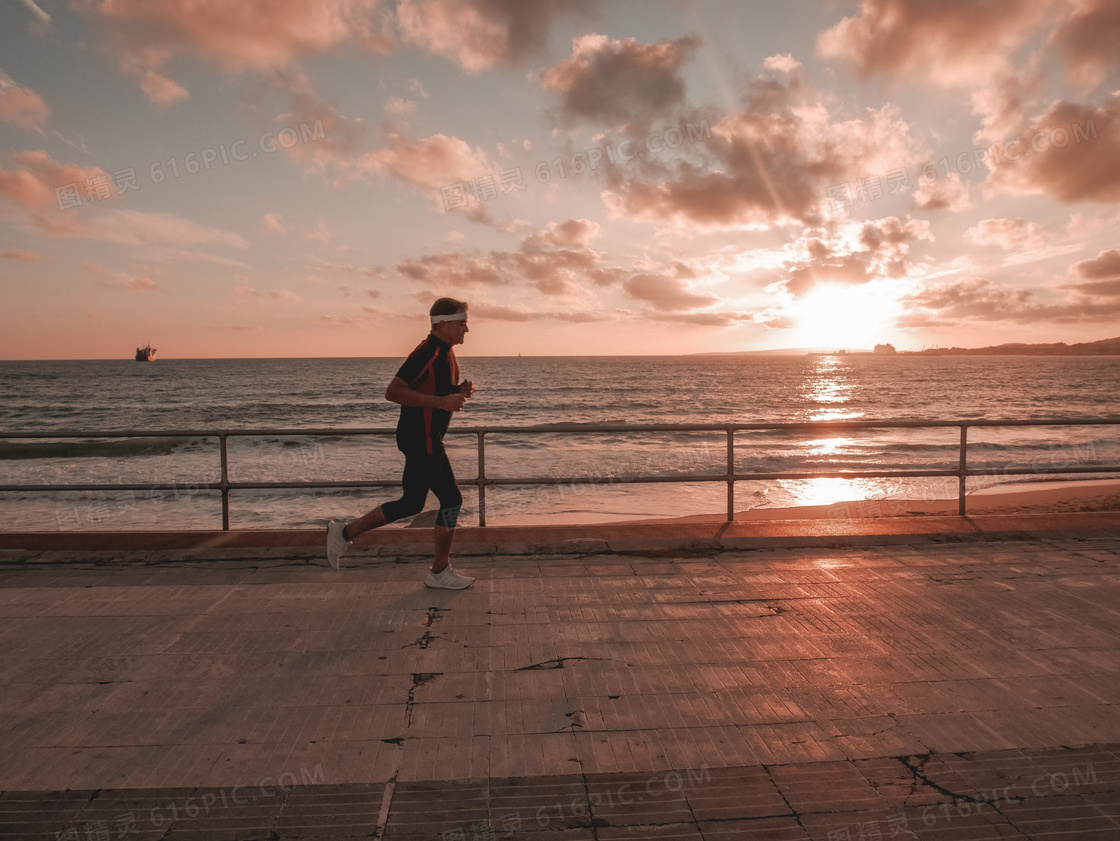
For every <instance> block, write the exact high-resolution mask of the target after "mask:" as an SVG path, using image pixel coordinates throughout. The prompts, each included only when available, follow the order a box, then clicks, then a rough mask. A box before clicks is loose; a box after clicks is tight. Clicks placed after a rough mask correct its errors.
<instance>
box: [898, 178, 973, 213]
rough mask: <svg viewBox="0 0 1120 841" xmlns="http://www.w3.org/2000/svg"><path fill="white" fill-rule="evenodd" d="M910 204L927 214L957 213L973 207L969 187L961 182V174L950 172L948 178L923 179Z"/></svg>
mask: <svg viewBox="0 0 1120 841" xmlns="http://www.w3.org/2000/svg"><path fill="white" fill-rule="evenodd" d="M910 202H911V205H912V206H913V207H914V208H915V209H916V210H924V211H927V212H928V211H931V210H951V211H953V212H954V213H957V212H959V211H961V210H967V209H968V208H970V207H972V198H971V197H970V195H969V188H968V185H967V184H965V183H964V182H963V181H961V176H960V173H959V172H950V173H949V175H948V176H944V175H940V174H939V175H938V177H937V178H936V179H934V180H932V181H929V180H926V179H924V178H923V179H922V183H921V184H920V185H919V187H918V189H917V190H915V191H914V195H913V196H912V197H911V200H910Z"/></svg>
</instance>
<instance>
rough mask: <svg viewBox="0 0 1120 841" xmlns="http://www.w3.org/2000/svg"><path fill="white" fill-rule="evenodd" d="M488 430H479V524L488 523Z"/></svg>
mask: <svg viewBox="0 0 1120 841" xmlns="http://www.w3.org/2000/svg"><path fill="white" fill-rule="evenodd" d="M485 436H486V430H485V429H480V430H478V525H479V526H480V527H481V526H485V525H486V437H485Z"/></svg>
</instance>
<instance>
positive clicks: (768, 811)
mask: <svg viewBox="0 0 1120 841" xmlns="http://www.w3.org/2000/svg"><path fill="white" fill-rule="evenodd" d="M270 782H271V781H270ZM382 806H383V803H382V787H381V786H378V785H326V784H321V783H317V782H314V783H313V782H312V781H311V780H309V779H306V778H305V779H302V780H301V779H299V778H293V779H290V780H287V781H285V783H284V784H282V785H278V784H275V783H274V782H271V784H269V785H263V786H236V787H233V788H230V789H212V788H194V789H165V790H158V789H146V790H143V789H142V790H101V791H67V792H6V793H3V794H2V795H0V819H2V825H0V838H18V839H26V840H27V841H40V839H41V840H42V841H53V839H64V841H73V840H74V839H77V840H78V841H84V839H87V838H116V837H128V838H131V839H135V841H156V839H164V838H167V839H175V838H184V839H185V838H198V839H212V841H257V839H260V841H265V839H277V840H278V841H281V840H282V841H287V840H288V839H300V838H316V839H352V838H383V839H386V841H392V839H400V840H401V841H406V839H407V841H421V839H423V840H424V841H432V839H436V840H437V841H445V839H446V841H451V839H469V840H470V841H476V839H528V841H552V839H600V841H610V839H620V838H634V839H639V838H641V839H647V838H648V839H654V838H656V839H665V838H673V839H712V840H713V841H714V840H715V839H720V841H726V839H740V838H741V839H789V841H807V840H808V839H811V840H812V841H844V839H861V838H862V839H875V838H878V839H890V838H900V839H921V840H922V841H935V840H936V839H946V840H947V841H964V840H965V839H970V840H971V841H986V839H1006V838H1023V839H1031V841H1043V840H1044V839H1067V841H1068V839H1071V838H1072V839H1102V841H1104V839H1116V838H1118V837H1120V745H1101V746H1093V747H1087V748H1081V749H1069V748H1062V749H1051V750H1035V751H1022V750H1012V751H994V752H983V753H967V754H947V755H938V754H933V755H930V754H924V755H920V756H902V757H883V758H875V759H863V760H845V761H840V762H815V763H799V764H793V765H774V766H766V765H755V766H746V767H725V768H713V767H710V766H708V765H702V766H701V767H699V768H692V769H681V770H676V771H665V772H658V773H656V774H649V773H645V772H643V773H640V774H634V773H622V774H568V775H563V776H551V777H536V778H512V779H489V780H487V779H473V780H460V781H445V782H412V783H403V784H400V785H398V786H397V791H396V794H395V796H394V798H393V801H392V805H391V808H390V809H388V811H387V815H386V816H387V821H383V822H380V823H379V815H381V814H382Z"/></svg>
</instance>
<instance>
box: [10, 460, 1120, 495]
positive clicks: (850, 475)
mask: <svg viewBox="0 0 1120 841" xmlns="http://www.w3.org/2000/svg"><path fill="white" fill-rule="evenodd" d="M1089 473H1120V464H1103V465H1099V466H1091V467H1062V468H1057V467H1056V468H1052V469H1048V470H1045V471H1038V470H1035V469H1033V468H1030V467H1021V468H1019V467H1012V468H1003V467H1000V468H992V469H989V470H985V469H983V468H969V469H968V470H967V471H965V475H967V476H992V475H993V474H998V475H1000V476H1030V475H1035V476H1053V475H1060V474H1089ZM959 474H960V472H959V471H958V470H894V471H883V472H875V471H869V470H859V471H856V470H834V471H829V472H820V473H809V472H798V473H793V472H789V473H736V474H735V475H734V476H733V477H732V478H734V480H735V481H736V482H749V481H762V480H774V479H906V478H910V479H919V478H939V477H945V478H949V477H954V476H958V475H959ZM727 478H728V477H727V475H726V474H724V473H712V474H701V475H698V476H602V477H600V476H599V475H598V474H596V475H595V477H594V478H593V477H591V476H589V475H586V474H585V475H583V476H535V477H532V476H531V477H527V478H523V479H516V478H514V479H505V478H503V479H493V478H490V477H487V478H486V484H487V485H488V486H489V485H507V486H514V485H557V484H565V483H567V484H571V483H573V482H576V483H582V484H588V483H590V484H618V485H646V484H648V485H652V484H662V483H665V484H679V483H695V482H726V481H727ZM459 482H460V483H461V484H464V485H477V484H478V479H477V477H476V478H470V479H459ZM400 486H401V483H400V482H399V481H394V480H368V481H366V480H355V481H322V482H230V483H229V489H230V490H234V491H236V490H268V489H270V488H274V489H300V488H302V489H314V488H399V487H400ZM187 489H189V490H190V491H191V492H203V491H213V492H215V493H219V492H221V484H220V483H218V482H173V483H170V484H146V485H144V484H119V485H104V484H87V485H0V492H9V493H18V492H20V491H147V490H167V491H180V492H182V491H184V490H187Z"/></svg>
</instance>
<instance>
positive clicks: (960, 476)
mask: <svg viewBox="0 0 1120 841" xmlns="http://www.w3.org/2000/svg"><path fill="white" fill-rule="evenodd" d="M967 452H968V424H967V423H962V424H961V460H960V467H959V468H957V514H958V515H960V516H961V517H963V516H964V515H965V503H964V493H965V489H966V488H965V485H966V480H967V478H968V472H967V471H968V457H967V456H966V453H967Z"/></svg>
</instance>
